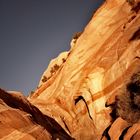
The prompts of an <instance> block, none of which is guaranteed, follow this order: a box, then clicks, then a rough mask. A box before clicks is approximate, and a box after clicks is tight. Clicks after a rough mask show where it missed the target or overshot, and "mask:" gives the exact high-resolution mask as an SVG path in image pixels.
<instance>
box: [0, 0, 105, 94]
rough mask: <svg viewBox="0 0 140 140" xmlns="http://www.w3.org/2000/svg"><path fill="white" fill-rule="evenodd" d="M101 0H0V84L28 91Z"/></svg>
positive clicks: (85, 22)
mask: <svg viewBox="0 0 140 140" xmlns="http://www.w3.org/2000/svg"><path fill="white" fill-rule="evenodd" d="M102 2H103V0H0V87H1V88H3V89H5V90H18V91H22V92H23V93H24V94H25V95H27V94H28V93H29V92H30V91H31V90H33V89H35V88H36V86H37V85H38V82H39V79H40V77H41V75H42V73H43V72H44V70H45V69H46V68H47V66H48V64H49V62H50V60H51V59H52V58H55V57H56V56H57V55H58V54H59V53H61V52H63V51H66V50H69V48H70V45H69V44H70V41H71V38H72V36H73V34H74V33H75V32H79V31H82V30H83V29H84V27H85V26H86V24H87V23H88V22H89V20H90V19H91V17H92V15H93V12H94V11H95V10H96V9H97V8H98V7H99V6H100V5H101V3H102Z"/></svg>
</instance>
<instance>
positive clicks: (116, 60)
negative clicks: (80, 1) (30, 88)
mask: <svg viewBox="0 0 140 140" xmlns="http://www.w3.org/2000/svg"><path fill="white" fill-rule="evenodd" d="M139 71H140V1H139V0H106V1H105V2H104V3H103V5H102V6H101V7H100V8H99V9H98V10H97V12H96V13H95V14H94V16H93V18H92V19H91V21H90V22H89V24H88V25H87V26H86V28H85V29H84V30H83V31H82V32H81V33H78V34H76V35H75V36H74V38H73V39H72V41H71V49H70V51H68V52H64V53H62V54H60V55H59V56H58V58H56V59H54V60H53V61H51V63H50V65H49V67H48V69H47V70H46V71H45V72H44V73H43V75H42V77H41V80H40V82H39V85H38V87H37V89H36V90H35V91H34V93H33V94H31V95H30V96H29V97H28V100H27V101H28V102H29V103H30V104H32V105H33V106H35V107H36V108H37V109H39V110H40V113H42V114H43V115H45V116H47V117H49V118H52V120H55V124H57V123H58V124H59V125H58V126H59V127H60V128H61V130H62V131H61V133H60V134H59V135H58V136H59V139H72V138H75V139H77V140H85V139H86V140H90V139H91V140H100V139H103V140H106V139H108V138H110V139H111V140H118V139H125V140H129V139H131V138H133V139H134V140H137V139H139V138H140V131H139V130H140V125H139V117H138V118H137V120H136V121H129V119H128V118H127V117H126V116H125V117H123V115H121V114H122V112H121V111H122V110H123V109H122V110H121V109H120V108H119V107H122V108H123V102H124V103H125V96H121V94H124V95H125V94H126V97H128V98H129V97H130V103H131V102H133V101H135V102H137V103H139V102H140V101H139V98H140V97H139V92H140V90H137V92H135V90H133V91H131V92H130V91H129V89H128V84H129V83H131V82H132V81H131V79H132V77H133V75H134V74H136V73H139ZM139 81H140V79H139V76H138V78H137V82H136V83H139ZM137 85H138V87H137V88H138V89H139V84H137ZM127 91H128V92H129V94H127ZM134 92H135V93H134ZM130 93H133V94H134V95H135V94H137V96H134V99H135V98H137V97H138V99H135V100H134V99H131V94H130ZM120 98H123V99H120ZM118 99H119V102H117V101H118ZM2 100H3V99H2ZM120 102H121V103H120ZM127 103H129V101H128V102H127ZM127 103H125V105H126V106H125V107H126V108H127V105H128V106H129V104H127ZM2 104H3V103H2ZM6 104H7V103H6ZM6 106H7V105H6ZM8 106H9V105H8ZM116 106H117V109H118V110H116ZM130 106H131V105H130ZM135 108H136V106H134V109H135ZM119 109H120V110H121V111H120V110H119ZM132 109H133V108H132ZM138 110H139V109H138V108H137V111H138ZM123 111H124V113H126V112H125V110H123ZM130 111H131V110H130ZM19 112H21V113H22V115H21V116H24V115H23V114H24V112H23V111H22V109H20V108H18V113H19ZM25 112H26V111H25ZM133 112H134V111H132V113H133ZM28 113H29V112H28ZM34 113H35V114H36V112H34ZM34 113H32V114H31V113H29V114H31V116H32V115H33V114H34ZM11 115H12V113H11ZM25 116H26V115H25ZM19 118H20V117H19ZM21 118H22V117H21ZM26 119H27V120H28V122H29V121H30V120H29V118H28V117H26ZM0 120H1V117H0ZM19 120H20V119H19ZM12 121H13V122H14V120H12V119H11V122H12ZM20 121H21V122H23V120H22V119H21V120H20ZM46 121H47V120H46ZM30 124H32V122H31V121H30ZM23 125H24V123H23V124H22V125H20V127H21V128H23V130H26V127H25V126H23ZM32 125H33V124H32ZM36 125H39V126H38V127H41V128H38V129H39V130H40V131H41V132H42V131H43V129H44V128H46V129H45V131H43V132H44V133H45V135H46V139H51V138H52V136H53V131H49V130H50V129H47V127H46V126H43V125H42V124H40V120H39V123H38V124H36ZM32 127H33V126H32ZM36 127H37V126H36ZM51 127H55V125H54V124H53V123H52V125H51ZM18 129H19V128H18ZM18 129H17V131H18ZM56 129H57V128H56ZM57 130H59V129H57ZM64 130H65V131H64ZM9 133H11V132H9ZM9 133H8V134H9ZM57 133H58V132H57ZM25 134H26V135H28V134H29V133H28V129H27V130H26V132H25ZM62 134H63V137H60V135H62ZM6 135H7V134H3V136H1V138H2V137H4V136H6ZM29 135H30V134H29ZM12 136H13V137H14V136H15V137H16V133H12ZM32 136H33V135H31V137H32ZM33 137H34V136H33ZM17 139H20V138H17ZM38 139H43V138H38Z"/></svg>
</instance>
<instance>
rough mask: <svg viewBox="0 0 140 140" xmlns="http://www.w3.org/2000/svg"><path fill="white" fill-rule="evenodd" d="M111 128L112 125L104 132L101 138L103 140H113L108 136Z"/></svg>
mask: <svg viewBox="0 0 140 140" xmlns="http://www.w3.org/2000/svg"><path fill="white" fill-rule="evenodd" d="M110 127H111V125H109V126H108V127H107V128H106V129H105V130H104V132H103V134H102V137H101V140H102V139H103V137H106V139H107V140H111V138H110V136H109V134H108V131H109V129H110Z"/></svg>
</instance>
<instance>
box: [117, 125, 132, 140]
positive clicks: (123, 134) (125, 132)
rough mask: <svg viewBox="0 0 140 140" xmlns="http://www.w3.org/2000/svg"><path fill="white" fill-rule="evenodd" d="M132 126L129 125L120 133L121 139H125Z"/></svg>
mask: <svg viewBox="0 0 140 140" xmlns="http://www.w3.org/2000/svg"><path fill="white" fill-rule="evenodd" d="M130 127H131V126H128V127H126V128H125V129H124V130H123V132H122V133H121V135H120V137H119V140H123V139H124V136H125V134H127V131H128V129H129V128H130Z"/></svg>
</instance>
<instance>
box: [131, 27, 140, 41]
mask: <svg viewBox="0 0 140 140" xmlns="http://www.w3.org/2000/svg"><path fill="white" fill-rule="evenodd" d="M139 39H140V27H139V29H138V30H137V31H136V32H135V33H134V34H133V35H132V37H131V38H130V41H133V40H139Z"/></svg>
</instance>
